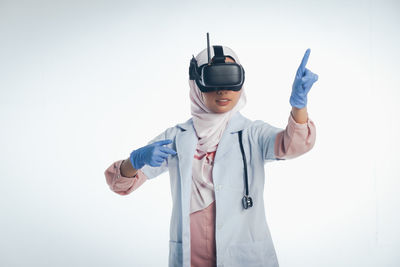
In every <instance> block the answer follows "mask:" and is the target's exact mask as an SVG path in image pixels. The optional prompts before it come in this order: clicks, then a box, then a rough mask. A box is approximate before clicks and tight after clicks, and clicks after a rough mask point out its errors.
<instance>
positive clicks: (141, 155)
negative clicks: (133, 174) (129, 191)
mask: <svg viewBox="0 0 400 267" xmlns="http://www.w3.org/2000/svg"><path fill="white" fill-rule="evenodd" d="M171 142H172V140H170V139H166V140H161V141H157V142H154V143H152V144H150V145H147V146H144V147H142V148H139V149H136V150H133V151H132V153H131V155H130V157H129V159H130V161H131V163H132V166H133V168H135V169H136V170H139V169H141V168H142V167H143V166H144V165H150V166H152V167H159V166H161V164H162V163H163V162H164V160H165V159H166V158H168V156H169V155H170V154H171V155H176V152H175V150H173V149H171V148H169V147H165V146H163V145H167V144H170V143H171Z"/></svg>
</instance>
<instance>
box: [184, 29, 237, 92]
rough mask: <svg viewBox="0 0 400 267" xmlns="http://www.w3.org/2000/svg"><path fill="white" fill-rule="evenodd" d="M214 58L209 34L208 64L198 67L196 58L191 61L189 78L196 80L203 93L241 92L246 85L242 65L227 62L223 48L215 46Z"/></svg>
mask: <svg viewBox="0 0 400 267" xmlns="http://www.w3.org/2000/svg"><path fill="white" fill-rule="evenodd" d="M213 49H214V57H213V58H212V59H210V39H209V34H208V33H207V54H208V63H207V64H203V65H201V66H198V65H197V60H196V58H195V57H194V56H192V59H191V61H190V67H189V78H190V80H195V81H196V84H197V86H198V87H199V89H200V91H202V92H213V91H217V90H233V91H239V90H240V89H241V88H242V86H243V83H244V69H243V67H242V65H239V64H237V63H235V62H225V58H226V57H230V58H232V57H231V56H229V55H226V56H225V55H224V52H223V49H222V46H219V45H214V46H213Z"/></svg>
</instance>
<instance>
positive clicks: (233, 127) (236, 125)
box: [177, 111, 250, 133]
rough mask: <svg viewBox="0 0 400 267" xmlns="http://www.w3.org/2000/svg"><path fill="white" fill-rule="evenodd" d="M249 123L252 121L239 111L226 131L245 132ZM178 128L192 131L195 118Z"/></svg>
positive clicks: (230, 121) (179, 125)
mask: <svg viewBox="0 0 400 267" xmlns="http://www.w3.org/2000/svg"><path fill="white" fill-rule="evenodd" d="M249 123H250V120H249V119H247V118H245V117H244V116H243V115H242V114H241V113H240V112H239V111H237V112H236V113H235V114H233V116H232V118H231V119H230V120H229V122H228V125H227V126H226V127H227V128H226V131H227V132H229V133H235V132H238V131H240V130H243V129H244V128H245V127H246V125H248V124H249ZM177 126H178V127H179V128H181V129H182V130H184V131H186V130H189V129H191V128H192V127H193V129H194V126H193V118H190V119H188V120H187V121H186V122H184V123H180V124H178V125H177Z"/></svg>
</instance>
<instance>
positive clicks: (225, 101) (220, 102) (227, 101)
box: [216, 98, 231, 106]
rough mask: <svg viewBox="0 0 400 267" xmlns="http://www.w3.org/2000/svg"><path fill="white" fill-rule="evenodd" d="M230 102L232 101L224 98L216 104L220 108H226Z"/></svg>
mask: <svg viewBox="0 0 400 267" xmlns="http://www.w3.org/2000/svg"><path fill="white" fill-rule="evenodd" d="M229 101H231V100H230V99H228V98H223V99H217V100H216V102H217V104H218V105H219V106H226V105H228V104H229Z"/></svg>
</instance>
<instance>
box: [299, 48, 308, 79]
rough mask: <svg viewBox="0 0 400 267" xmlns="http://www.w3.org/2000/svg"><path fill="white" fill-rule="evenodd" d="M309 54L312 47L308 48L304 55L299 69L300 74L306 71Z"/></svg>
mask: <svg viewBox="0 0 400 267" xmlns="http://www.w3.org/2000/svg"><path fill="white" fill-rule="evenodd" d="M309 56H310V48H308V49H307V50H306V52H305V53H304V57H303V59H302V60H301V64H300V67H299V70H298V72H299V73H298V74H301V75H303V73H304V71H305V69H306V65H307V61H308V57H309Z"/></svg>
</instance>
